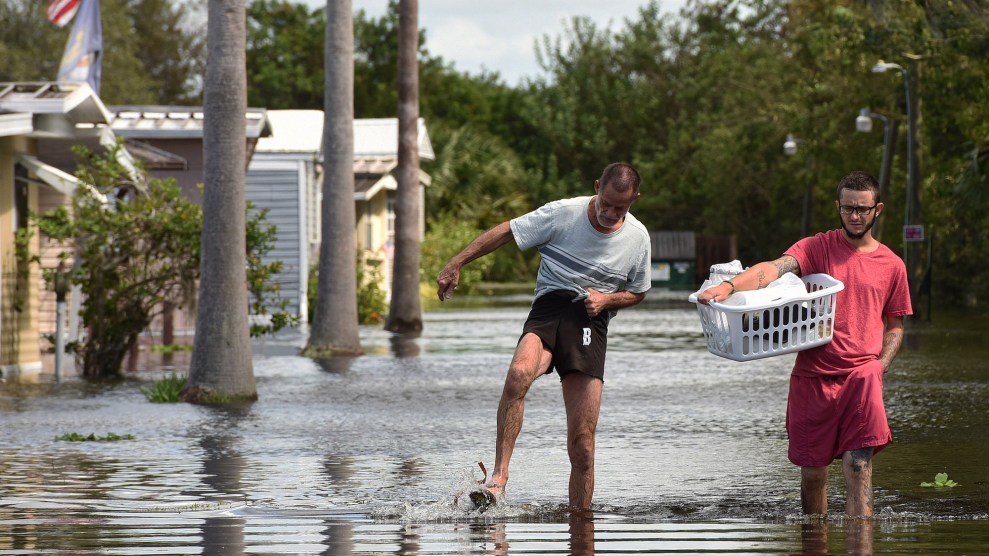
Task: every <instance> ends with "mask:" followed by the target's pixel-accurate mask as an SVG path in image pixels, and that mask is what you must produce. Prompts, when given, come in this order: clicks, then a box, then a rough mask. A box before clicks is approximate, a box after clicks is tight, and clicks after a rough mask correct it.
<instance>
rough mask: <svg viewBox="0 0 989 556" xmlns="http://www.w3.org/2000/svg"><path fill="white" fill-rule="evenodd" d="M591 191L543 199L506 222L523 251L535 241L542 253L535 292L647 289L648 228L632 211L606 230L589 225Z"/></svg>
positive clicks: (583, 292) (648, 281)
mask: <svg viewBox="0 0 989 556" xmlns="http://www.w3.org/2000/svg"><path fill="white" fill-rule="evenodd" d="M590 201H591V197H576V198H573V199H562V200H559V201H553V202H551V203H547V204H545V205H543V206H541V207H539V208H538V209H536V210H534V211H532V212H530V213H528V214H523V215H522V216H519V217H518V218H514V219H512V220H511V222H509V224H510V225H511V228H512V234H513V235H514V236H515V243H517V244H518V246H519V248H520V249H522V250H523V251H524V250H526V249H528V248H530V247H536V248H538V249H539V253H540V254H541V255H542V261H541V262H540V263H539V273H538V274H537V275H536V297H537V298H538V297H539V296H541V295H543V294H545V293H547V292H550V291H553V290H567V291H572V292H575V293H577V294H578V296H579V297H586V296H587V291H586V288H593V289H595V290H597V291H599V292H602V293H614V292H617V291H629V292H632V293H644V292H646V291H648V290H649V288H650V286H651V285H652V284H651V280H650V274H649V272H650V270H649V269H650V266H649V263H650V257H651V253H650V242H649V232H648V231H647V230H646V228H645V226H643V225H642V223H641V222H639V221H638V220H637V219H636V218H635V217H634V216H632V215H631V214H626V215H625V222H624V223H623V224H622V227H621V228H618V229H617V230H615V231H614V232H611V233H610V234H603V233H601V232H599V231H597V230H595V229H594V226H592V225H591V222H590V220H589V219H588V217H587V207H588V204H589V203H590Z"/></svg>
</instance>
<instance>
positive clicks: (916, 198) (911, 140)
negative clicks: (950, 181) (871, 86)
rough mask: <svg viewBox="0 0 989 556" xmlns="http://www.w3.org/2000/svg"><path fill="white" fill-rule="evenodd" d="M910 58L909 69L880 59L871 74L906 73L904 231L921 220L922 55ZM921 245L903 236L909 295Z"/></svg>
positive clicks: (914, 279) (904, 87)
mask: <svg viewBox="0 0 989 556" xmlns="http://www.w3.org/2000/svg"><path fill="white" fill-rule="evenodd" d="M906 57H907V59H908V60H910V66H911V67H910V70H907V69H906V68H904V67H903V66H901V65H899V64H894V63H891V62H884V61H882V60H879V62H877V63H876V65H874V66H872V73H885V72H886V71H887V70H891V69H893V70H896V71H899V72H900V73H901V74H902V75H903V89H904V95H905V97H906V105H907V200H906V214H904V215H903V223H904V231H905V230H906V226H910V225H915V224H918V223H919V222H920V160H919V152H918V148H917V120H918V114H919V106H918V104H919V103H918V99H917V96H916V90H917V81H918V77H919V75H918V74H919V68H918V63H919V61H920V56H917V55H915V54H907V55H906ZM918 256H919V247H918V246H917V245H916V244H914V245H909V244H908V242H907V241H906V238H904V246H903V263H904V264H905V265H906V267H907V280H908V282H909V283H910V297H911V298H914V297H915V296H914V285H915V283H916V281H917V280H916V274H917V262H918V261H917V259H918Z"/></svg>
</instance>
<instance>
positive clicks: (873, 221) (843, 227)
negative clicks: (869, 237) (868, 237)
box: [841, 217, 876, 239]
mask: <svg viewBox="0 0 989 556" xmlns="http://www.w3.org/2000/svg"><path fill="white" fill-rule="evenodd" d="M875 225H876V218H875V217H872V220H870V221H869V224H868V225H867V226H866V227H865V229H864V230H862V232H861V233H858V234H853V233H852V232H851V231H849V230H848V226H845V221H844V220H842V221H841V228H842V229H843V230H845V235H847V236H848V237H849V238H850V239H862V238H863V237H865V234H867V233H869V231H870V230H872V227H873V226H875Z"/></svg>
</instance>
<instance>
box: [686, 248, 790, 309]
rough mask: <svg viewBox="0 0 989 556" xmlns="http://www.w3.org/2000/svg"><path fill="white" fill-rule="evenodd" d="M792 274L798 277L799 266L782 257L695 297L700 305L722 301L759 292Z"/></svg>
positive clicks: (751, 269) (760, 264) (788, 256)
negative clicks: (747, 291)
mask: <svg viewBox="0 0 989 556" xmlns="http://www.w3.org/2000/svg"><path fill="white" fill-rule="evenodd" d="M787 272H792V273H794V274H796V275H797V276H800V265H799V264H797V259H795V258H793V255H783V256H782V257H780V258H778V259H776V260H775V261H764V262H761V263H758V264H755V265H752V266H751V267H749V268H748V269H747V270H746V271H745V272H742V273H741V274H739V275H738V276H735V277H734V278H732V279H731V281H730V282H729V281H727V280H726V281H724V282H721V283H720V284H717V285H714V286H711V287H710V288H708V289H706V290H704V291H703V292H701V293H700V295H698V296H697V300H698V301H700V302H701V303H709V302H711V301H724V300H726V299H728V296H730V295H731V294H733V293H735V292H737V291H745V290H759V289H762V288H765V287H766V286H768V285H769V284H770V283H771V282H772V281H773V280H776V279H777V278H779V277H780V276H783V275H784V274H786V273H787Z"/></svg>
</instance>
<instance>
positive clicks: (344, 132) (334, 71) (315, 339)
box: [304, 0, 361, 357]
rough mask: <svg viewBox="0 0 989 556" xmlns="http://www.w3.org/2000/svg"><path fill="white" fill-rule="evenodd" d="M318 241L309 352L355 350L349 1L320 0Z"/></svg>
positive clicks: (357, 349)
mask: <svg viewBox="0 0 989 556" xmlns="http://www.w3.org/2000/svg"><path fill="white" fill-rule="evenodd" d="M325 64H326V66H325V67H326V72H325V76H324V80H323V81H324V88H325V93H324V98H323V102H324V105H325V108H324V114H325V115H324V120H323V167H324V174H323V205H322V211H323V224H322V226H323V229H322V232H323V240H322V242H321V244H320V247H319V285H318V286H317V293H316V309H315V311H314V312H315V314H314V315H313V322H312V330H311V332H310V335H309V345H307V346H306V349H305V352H304V353H305V354H306V355H308V356H310V357H323V356H328V355H353V354H360V353H361V342H360V335H359V334H358V328H357V270H356V268H355V267H354V264H355V263H356V260H357V252H356V243H355V241H356V238H355V237H354V221H355V215H354V25H353V14H352V13H351V2H350V0H341V1H333V0H327V2H326V62H325Z"/></svg>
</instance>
